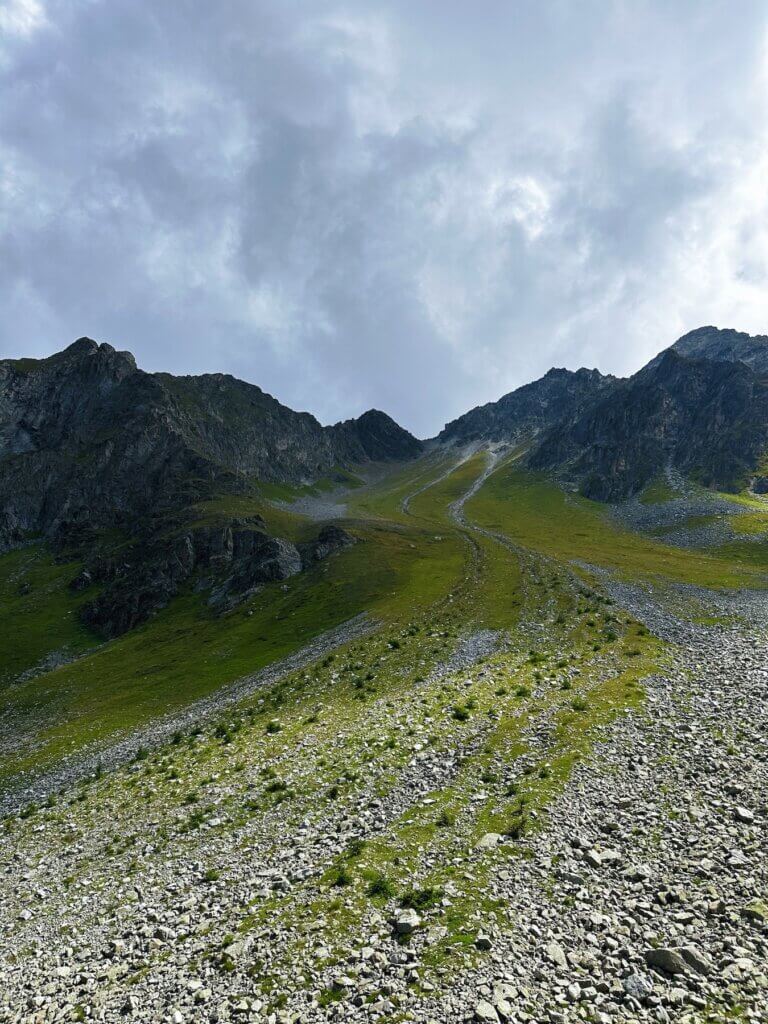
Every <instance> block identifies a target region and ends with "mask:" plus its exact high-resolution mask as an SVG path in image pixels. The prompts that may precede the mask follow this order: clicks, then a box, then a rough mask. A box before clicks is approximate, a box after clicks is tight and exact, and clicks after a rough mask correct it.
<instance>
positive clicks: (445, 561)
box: [0, 499, 467, 779]
mask: <svg viewBox="0 0 768 1024" xmlns="http://www.w3.org/2000/svg"><path fill="white" fill-rule="evenodd" d="M371 500H373V499H371ZM233 501H235V502H236V503H237V508H236V509H235V508H234V507H229V506H230V505H231V504H232V502H233ZM263 510H264V509H263V504H260V503H259V502H251V501H250V500H249V499H230V500H229V501H228V502H227V507H226V508H224V507H223V505H222V504H221V503H210V504H209V506H208V507H207V508H206V509H205V510H204V511H207V512H208V513H209V514H210V517H211V519H215V518H216V516H217V515H218V514H220V513H224V512H226V513H234V512H236V513H238V514H250V513H253V512H255V511H263ZM268 514H269V518H270V525H271V526H273V527H282V528H283V532H284V533H287V534H289V535H291V536H293V537H295V538H296V539H302V538H303V537H305V536H311V535H314V534H316V532H317V526H316V525H314V524H311V523H308V522H306V521H303V520H301V519H300V517H296V516H291V515H290V514H289V513H285V512H282V511H280V510H273V511H269V513H268ZM345 525H347V527H348V528H349V529H351V531H352V532H353V533H354V534H355V536H356V537H357V538H358V541H359V542H358V543H357V544H356V545H354V546H353V547H352V548H350V549H348V550H346V551H344V552H341V553H340V554H338V555H335V556H333V557H332V558H330V559H328V560H327V561H326V562H324V563H321V564H320V565H318V566H317V567H316V568H314V569H313V570H312V571H310V572H308V573H305V574H302V575H300V576H297V577H295V578H293V579H291V580H289V581H288V582H287V583H286V584H273V585H270V586H267V587H265V588H264V590H263V591H262V592H261V593H260V594H258V595H257V596H256V597H255V598H254V599H253V600H252V601H249V602H248V603H247V604H246V605H244V606H242V607H241V608H239V609H237V610H236V611H235V612H233V613H231V614H230V615H228V616H226V617H224V618H215V617H213V616H212V615H211V614H210V612H209V611H208V610H207V608H206V607H205V605H204V602H203V599H202V597H201V596H200V595H196V594H194V593H192V592H189V593H186V594H184V595H182V596H180V597H179V598H177V599H176V600H175V601H174V602H173V603H172V604H171V606H169V607H168V608H167V609H165V610H164V611H163V612H161V613H160V614H159V615H158V616H157V617H156V618H155V619H153V620H152V621H150V622H149V623H147V624H146V625H144V626H143V627H140V628H139V629H137V630H135V631H132V632H131V633H129V634H127V635H126V636H124V637H121V638H119V639H117V640H115V641H113V642H111V643H108V644H105V645H103V646H101V647H100V648H99V650H97V651H95V652H94V653H92V654H90V655H88V656H86V657H83V658H81V659H80V660H78V661H77V662H74V663H73V664H70V665H65V666H63V667H61V668H59V669H57V670H55V671H52V672H49V673H47V674H46V675H45V676H43V677H40V678H37V679H33V680H30V681H28V682H26V683H24V684H21V685H16V686H14V687H13V688H12V689H11V690H9V691H8V693H7V694H6V696H5V701H4V704H5V707H4V711H5V714H6V716H7V718H9V719H12V720H13V730H14V734H15V739H14V746H15V747H16V749H15V751H13V752H12V753H11V754H10V755H9V756H6V757H5V758H4V760H3V765H2V767H1V768H0V779H1V778H2V776H3V775H5V776H6V778H8V777H13V776H14V775H16V773H18V772H19V771H24V770H27V769H34V768H37V767H40V766H41V765H44V764H46V763H50V762H51V761H52V760H54V759H55V758H57V757H58V756H59V755H61V754H63V753H66V752H68V751H71V750H72V749H74V748H76V747H77V746H79V745H81V744H83V743H86V742H89V741H90V740H93V739H98V738H103V737H105V736H107V735H109V734H110V733H112V732H116V731H118V730H120V731H122V730H125V729H130V728H133V727H136V726H139V725H141V724H143V723H145V722H147V721H149V720H150V719H152V718H153V717H155V716H157V715H160V714H163V713H166V712H168V711H172V710H174V709H176V708H179V707H182V706H183V705H185V704H187V703H188V702H190V701H192V700H195V699H197V698H199V697H202V696H205V695H206V694H208V693H211V692H212V691H214V690H215V689H217V688H218V687H219V686H221V685H222V684H224V683H227V682H229V681H231V680H234V679H237V678H239V677H241V676H243V675H247V674H248V673H251V672H254V671H257V670H258V669H260V668H262V667H263V666H265V665H267V664H269V663H270V662H272V661H275V660H277V659H279V658H282V657H284V656H285V655H287V654H289V653H291V652H292V651H294V650H296V649H297V648H299V647H301V646H303V645H304V644H305V643H307V642H308V641H309V640H310V639H311V638H313V637H314V636H317V635H318V634H319V633H321V632H324V631H325V630H327V629H330V628H332V627H333V626H335V625H338V624H339V623H341V622H344V621H346V620H347V619H349V618H351V617H352V616H354V615H356V614H358V613H359V612H361V611H368V612H369V613H370V614H371V615H372V616H374V618H377V619H381V620H383V621H402V620H404V619H407V618H408V617H409V616H410V615H411V614H413V613H415V612H416V611H417V610H418V609H420V608H421V609H423V608H426V607H429V606H431V605H433V604H434V603H435V602H437V601H440V599H441V598H443V597H444V596H445V595H446V594H447V593H448V592H449V591H450V590H451V589H452V587H453V586H454V585H455V583H456V582H457V581H458V580H459V579H460V578H461V576H462V573H463V570H464V565H465V561H466V558H467V552H466V549H465V546H464V545H463V544H462V542H461V541H460V539H459V538H458V537H457V536H455V535H448V536H446V537H443V538H441V539H436V538H435V535H434V534H433V533H432V532H430V531H429V530H426V529H424V528H423V527H421V526H419V525H415V524H409V525H407V526H403V525H399V524H389V523H387V522H385V521H363V520H359V521H357V520H356V521H354V522H351V523H346V524H345ZM21 554H22V553H15V554H14V555H12V556H5V559H0V572H2V578H3V580H4V586H5V588H6V592H7V593H11V592H12V591H13V589H14V588H16V589H17V588H18V586H19V583H20V582H23V581H24V579H27V578H29V580H30V582H31V583H32V584H33V595H34V594H37V595H38V598H37V603H36V605H35V607H36V608H37V611H36V613H34V614H33V613H32V607H31V606H32V601H31V598H30V599H26V600H24V601H14V600H10V601H8V602H3V608H4V621H3V625H4V626H5V629H4V631H3V638H4V641H5V649H3V655H4V658H3V662H2V664H3V665H7V666H9V669H8V671H9V673H11V672H12V674H13V675H15V674H16V672H17V671H19V670H21V669H23V668H26V667H28V666H29V665H31V664H35V663H36V662H37V661H39V659H40V657H41V656H42V655H44V654H46V653H48V652H49V651H51V650H59V649H61V648H62V647H66V648H67V649H69V650H72V651H82V650H84V649H85V648H86V647H88V646H91V645H92V644H93V642H94V638H93V637H91V636H89V635H88V634H87V633H86V632H85V631H84V630H83V628H82V627H81V626H80V625H79V623H78V621H77V616H76V608H77V605H78V604H79V603H80V601H82V600H83V597H82V596H79V597H78V596H76V595H74V594H72V593H71V592H70V591H69V590H68V589H67V588H66V581H68V580H69V579H70V578H71V577H72V576H73V575H74V573H75V570H76V567H74V566H54V565H53V563H52V562H51V561H50V559H49V558H47V557H46V556H45V555H44V554H43V553H42V552H41V551H40V550H38V549H26V553H25V555H24V558H23V559H22V558H20V557H19V556H20V555H21ZM41 564H42V565H44V566H45V584H44V586H42V585H41V583H40V580H39V572H38V570H37V569H36V566H38V565H41ZM36 573H37V575H36ZM43 594H45V595H47V597H46V600H41V597H42V596H43ZM49 624H53V626H55V627H56V628H52V626H51V627H49ZM51 722H53V723H55V724H53V725H49V724H47V723H51ZM41 723H45V724H41ZM25 725H27V726H28V728H26V729H25ZM32 739H34V747H33V746H31V744H30V743H29V742H26V741H31V740H32ZM7 743H8V741H7V740H6V745H7Z"/></svg>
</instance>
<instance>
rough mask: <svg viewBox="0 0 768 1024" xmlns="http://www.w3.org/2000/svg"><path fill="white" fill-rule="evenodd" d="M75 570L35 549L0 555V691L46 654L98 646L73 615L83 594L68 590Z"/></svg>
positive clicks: (74, 564) (75, 651) (29, 548)
mask: <svg viewBox="0 0 768 1024" xmlns="http://www.w3.org/2000/svg"><path fill="white" fill-rule="evenodd" d="M78 569H79V565H78V564H76V563H64V564H60V563H57V562H55V561H54V559H53V558H52V556H51V555H50V554H49V553H48V552H47V551H46V550H45V549H44V548H42V547H41V546H40V545H33V546H30V547H25V548H21V549H20V550H18V551H11V552H8V553H7V554H4V555H0V688H2V686H3V684H4V683H7V682H9V681H10V680H11V679H13V678H15V677H16V676H17V675H19V673H21V672H24V671H26V670H27V669H30V668H34V667H35V666H36V665H38V663H40V662H41V661H42V660H43V659H44V658H45V657H46V656H47V655H50V654H52V653H54V652H62V653H64V654H66V655H69V656H73V655H76V654H79V653H81V652H83V651H85V650H87V649H88V648H90V647H93V646H94V645H95V644H97V643H99V642H100V640H99V638H98V637H96V636H95V635H94V634H93V633H91V632H90V631H89V630H88V629H86V628H85V627H84V626H83V625H82V623H81V622H80V620H79V618H78V615H77V609H78V608H79V606H80V605H81V604H82V603H83V601H84V600H86V599H87V595H83V594H74V593H73V592H72V591H71V590H70V589H69V586H68V584H69V581H70V580H71V579H73V578H74V577H75V576H76V575H77V572H78Z"/></svg>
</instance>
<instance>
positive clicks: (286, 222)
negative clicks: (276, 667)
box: [0, 0, 768, 435]
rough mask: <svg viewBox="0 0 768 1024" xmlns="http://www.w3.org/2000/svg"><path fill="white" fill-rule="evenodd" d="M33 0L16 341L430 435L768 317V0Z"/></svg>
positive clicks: (16, 198)
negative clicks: (470, 410) (552, 384)
mask: <svg viewBox="0 0 768 1024" xmlns="http://www.w3.org/2000/svg"><path fill="white" fill-rule="evenodd" d="M14 3H15V4H16V5H17V6H18V5H19V4H21V7H20V8H19V9H20V10H21V9H22V8H24V9H25V10H29V9H30V8H28V7H25V6H24V5H25V4H26V5H29V4H32V8H34V7H35V5H34V3H32V0H14ZM37 10H38V14H39V16H36V17H31V18H30V17H27V18H16V23H17V24H18V25H21V26H22V27H21V28H20V29H18V30H14V31H11V32H7V33H6V38H5V39H4V40H2V41H1V42H0V89H2V91H3V96H4V103H3V105H2V110H1V111H0V300H1V301H2V303H3V309H4V313H5V316H4V317H3V323H2V326H0V355H15V354H22V353H26V354H45V353H47V352H50V351H53V350H54V349H57V348H60V347H61V346H63V345H64V344H67V343H68V342H69V341H70V340H72V338H74V337H76V336H78V335H80V334H83V333H88V334H91V335H92V336H95V337H97V338H99V339H101V340H109V341H111V342H113V343H114V344H116V345H118V346H120V347H126V348H131V349H132V350H133V351H134V352H135V353H136V355H137V358H138V360H139V362H140V364H141V365H143V366H145V367H146V368H148V369H170V370H172V371H175V372H202V371H213V370H224V371H229V372H232V373H235V374H237V375H239V376H242V377H245V378H246V379H249V380H252V381H255V382H256V383H258V384H260V385H261V386H262V387H264V388H266V389H268V390H270V391H271V392H272V393H274V394H276V395H277V397H279V398H280V399H281V400H282V401H285V402H287V403H288V404H290V405H292V406H294V407H297V408H308V409H310V410H311V411H313V412H315V413H316V414H317V415H319V416H320V418H321V419H323V420H325V421H329V420H334V419H338V418H342V417H346V416H349V415H354V414H356V413H359V412H361V411H362V410H363V409H365V408H366V407H368V406H372V405H374V406H378V407H380V408H385V409H387V411H389V412H391V413H392V414H393V415H395V416H396V417H397V418H399V419H400V420H401V422H403V423H404V425H406V426H409V427H410V428H411V429H414V430H415V431H416V432H418V433H420V434H422V435H427V434H431V433H434V432H436V430H437V429H439V427H440V426H441V425H442V423H443V422H444V421H445V420H447V419H449V418H451V417H453V416H455V415H456V414H458V413H460V412H462V411H464V410H465V409H466V408H467V407H469V406H470V405H473V404H476V403H478V402H482V401H487V400H490V399H492V398H495V397H497V396H498V395H499V394H500V393H502V392H503V391H504V390H508V389H509V388H511V387H513V386H516V385H518V384H520V383H523V382H524V381H525V380H527V379H530V378H531V377H532V376H535V375H538V374H540V373H542V372H544V371H545V370H546V369H547V368H548V367H549V365H551V364H552V363H557V364H560V365H562V364H565V365H570V366H577V365H581V364H583V363H587V364H590V365H594V364H598V365H600V366H601V368H603V369H606V370H611V371H613V372H629V371H631V370H633V369H634V368H636V366H637V365H639V364H640V363H641V362H642V361H643V360H644V359H646V358H648V357H649V356H650V355H651V354H653V352H655V351H656V350H657V349H658V348H660V347H661V346H662V345H664V344H667V343H669V342H670V341H672V340H673V339H674V337H675V335H676V334H677V333H681V332H682V331H683V330H685V329H688V328H690V327H693V326H696V325H697V324H698V323H699V322H712V321H714V322H720V323H722V324H730V325H732V326H735V327H739V328H742V329H748V330H760V329H762V330H763V331H765V329H766V321H767V320H768V296H766V292H765V289H764V284H763V282H764V278H765V266H766V251H767V250H766V247H767V246H768V201H766V198H765V196H764V195H763V193H762V190H761V189H760V187H759V185H758V182H759V180H760V176H759V169H760V168H761V167H765V169H766V171H768V137H766V133H765V132H763V131H762V129H759V127H758V126H760V125H762V124H764V123H765V114H766V112H767V111H766V109H765V107H766V95H765V89H764V82H765V76H766V73H767V70H766V57H765V53H766V51H765V42H766V14H765V11H764V9H763V7H762V5H761V4H758V3H753V2H751V0H745V2H744V3H743V4H740V5H739V17H738V18H735V17H733V10H732V8H731V7H730V5H724V4H722V3H719V2H717V0H711V2H704V3H701V2H693V0H681V2H680V3H678V4H675V5H671V6H670V5H669V4H666V3H662V2H661V0H646V2H644V3H641V4H633V5H627V4H624V3H621V2H618V0H616V2H614V3H605V2H604V0H600V2H598V0H587V2H585V3H583V4H578V5H572V4H563V3H560V2H557V0H551V2H536V3H534V2H530V3H528V2H522V3H519V4H507V3H503V2H501V0H488V2H486V3H483V4H479V5H469V4H465V3H463V2H459V0H448V2H445V0H443V2H440V3H438V2H437V0H434V2H432V0H430V2H425V3H421V4H415V5H414V4H405V3H400V2H388V3H384V2H383V0H380V2H372V0H356V2H355V3H352V2H350V0H339V2H337V3H328V2H325V0H312V2H310V0H288V2H283V3H280V4H275V3H273V2H265V0H228V2H224V3H221V4H204V3H202V2H200V0H185V2H179V3H174V4H150V3H148V2H147V0H109V2H108V3H107V2H106V0H96V2H93V0H88V2H86V0H49V2H48V3H43V2H41V3H39V4H38V7H37Z"/></svg>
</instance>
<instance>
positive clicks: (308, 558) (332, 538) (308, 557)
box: [299, 526, 355, 568]
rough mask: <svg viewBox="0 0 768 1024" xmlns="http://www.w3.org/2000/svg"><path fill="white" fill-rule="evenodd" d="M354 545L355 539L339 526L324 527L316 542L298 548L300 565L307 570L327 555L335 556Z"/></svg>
mask: <svg viewBox="0 0 768 1024" xmlns="http://www.w3.org/2000/svg"><path fill="white" fill-rule="evenodd" d="M354 543H355V538H354V537H353V536H352V535H351V534H349V533H347V531H346V530H342V529H341V527H340V526H324V527H323V528H322V530H321V531H320V533H319V534H318V536H317V539H316V540H313V541H310V542H309V543H308V544H301V545H300V546H299V552H300V554H301V563H302V565H303V566H304V568H307V567H308V566H310V565H313V564H314V563H315V562H320V561H322V560H323V559H324V558H328V556H329V555H333V554H336V552H337V551H343V549H344V548H348V547H349V546H350V545H351V544H354Z"/></svg>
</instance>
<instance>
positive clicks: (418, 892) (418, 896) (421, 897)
mask: <svg viewBox="0 0 768 1024" xmlns="http://www.w3.org/2000/svg"><path fill="white" fill-rule="evenodd" d="M442 898H443V890H442V889H439V888H437V887H436V886H433V885H428V886H427V887H426V888H424V889H407V890H406V891H405V892H404V893H403V895H402V896H401V897H400V906H401V907H411V908H412V909H413V910H429V908H430V907H434V906H435V904H436V903H439V902H440V900H441V899H442Z"/></svg>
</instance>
